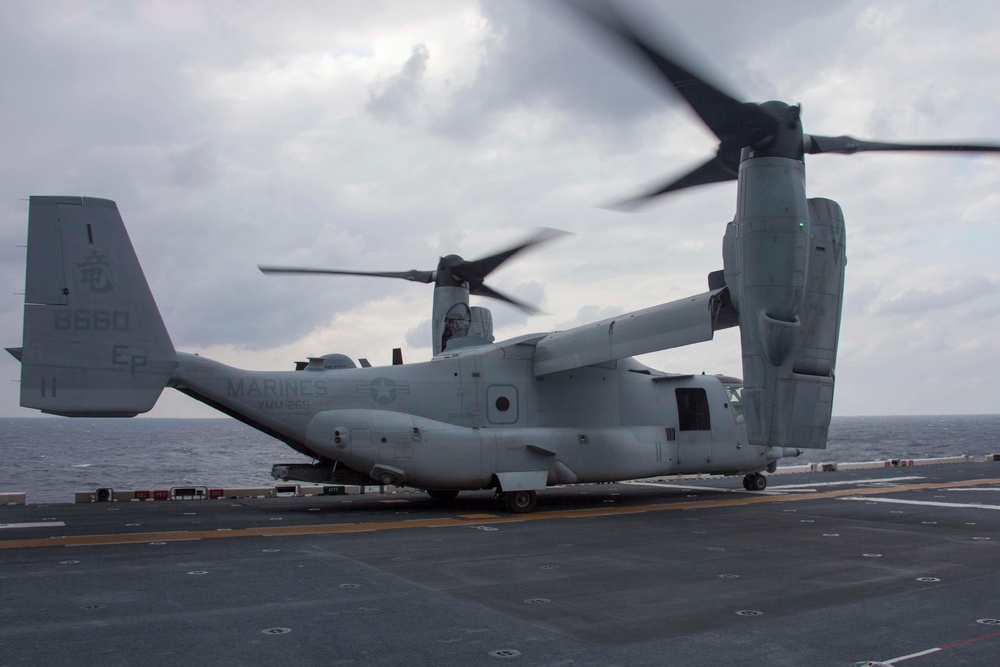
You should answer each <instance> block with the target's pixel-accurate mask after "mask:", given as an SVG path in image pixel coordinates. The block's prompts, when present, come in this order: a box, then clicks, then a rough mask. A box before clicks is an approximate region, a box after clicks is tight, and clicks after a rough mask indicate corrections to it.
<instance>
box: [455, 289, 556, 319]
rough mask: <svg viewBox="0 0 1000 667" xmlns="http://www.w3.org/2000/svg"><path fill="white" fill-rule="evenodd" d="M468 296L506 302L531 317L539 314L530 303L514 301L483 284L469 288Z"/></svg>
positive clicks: (512, 298)
mask: <svg viewBox="0 0 1000 667" xmlns="http://www.w3.org/2000/svg"><path fill="white" fill-rule="evenodd" d="M469 294H475V295H476V296H485V297H489V298H491V299H497V300H498V301H506V302H507V303H509V304H511V305H513V306H517V307H518V308H520V309H521V310H523V311H525V312H528V313H531V314H532V315H537V314H538V313H540V312H541V311H540V310H538V308H535V307H534V306H532V305H531V304H530V303H526V302H524V301H519V300H518V299H515V298H514V297H512V296H507V295H506V294H504V293H502V292H498V291H496V290H495V289H493V288H492V287H490V286H489V285H486V284H485V283H484V284H480V285H477V286H476V287H470V288H469Z"/></svg>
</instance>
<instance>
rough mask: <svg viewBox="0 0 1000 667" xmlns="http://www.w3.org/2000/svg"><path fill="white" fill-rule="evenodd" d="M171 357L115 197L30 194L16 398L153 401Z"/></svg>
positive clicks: (103, 403)
mask: <svg viewBox="0 0 1000 667" xmlns="http://www.w3.org/2000/svg"><path fill="white" fill-rule="evenodd" d="M176 365H177V356H176V354H175V352H174V347H173V344H172V343H171V342H170V337H169V336H168V335H167V330H166V328H165V327H164V325H163V320H162V318H161V317H160V313H159V310H157V308H156V303H155V302H154V301H153V296H152V294H151V293H150V291H149V285H148V284H147V283H146V278H145V276H144V275H143V273H142V269H141V268H140V266H139V261H138V260H137V259H136V256H135V251H134V250H133V248H132V242H131V241H130V240H129V237H128V232H126V231H125V225H124V223H123V222H122V219H121V216H120V215H119V213H118V207H117V205H116V204H115V203H114V202H113V201H110V200H107V199H93V198H90V197H32V198H31V201H30V205H29V212H28V262H27V276H26V282H25V304H24V342H23V345H22V350H21V405H22V406H24V407H27V408H36V409H38V410H41V411H43V412H47V413H52V414H58V415H66V416H82V417H119V416H133V415H135V414H138V413H140V412H147V411H148V410H149V409H150V408H152V407H153V405H154V404H155V403H156V400H157V398H158V397H159V395H160V392H161V391H162V390H163V387H164V386H166V384H167V382H168V381H169V380H170V377H171V375H172V374H173V371H174V368H175V367H176Z"/></svg>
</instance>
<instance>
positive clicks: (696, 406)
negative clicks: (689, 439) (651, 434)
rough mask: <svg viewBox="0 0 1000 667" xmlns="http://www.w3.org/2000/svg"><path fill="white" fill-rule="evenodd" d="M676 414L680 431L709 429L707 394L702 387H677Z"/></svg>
mask: <svg viewBox="0 0 1000 667" xmlns="http://www.w3.org/2000/svg"><path fill="white" fill-rule="evenodd" d="M676 391H677V416H678V417H679V421H680V424H679V425H680V429H681V430H682V431H711V430H712V418H711V416H710V415H709V411H708V394H707V393H706V392H705V390H704V389H700V388H696V389H677V390H676Z"/></svg>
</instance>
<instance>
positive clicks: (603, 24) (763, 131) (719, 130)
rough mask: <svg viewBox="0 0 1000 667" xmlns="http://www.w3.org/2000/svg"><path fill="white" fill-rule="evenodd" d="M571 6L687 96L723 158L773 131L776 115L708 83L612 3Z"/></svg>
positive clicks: (735, 157)
mask: <svg viewBox="0 0 1000 667" xmlns="http://www.w3.org/2000/svg"><path fill="white" fill-rule="evenodd" d="M571 6H572V7H574V8H575V9H576V10H577V12H578V13H579V14H580V15H582V16H584V17H585V18H587V19H588V20H589V21H590V22H591V23H593V24H594V25H595V26H597V27H598V29H600V30H601V31H603V32H604V33H605V34H607V35H608V36H610V37H613V38H614V39H615V40H616V41H617V42H618V43H619V44H620V45H622V46H624V47H626V48H627V49H628V50H630V51H632V52H633V53H636V54H637V55H639V56H641V57H642V58H643V59H644V60H646V61H647V62H648V63H649V64H650V65H652V66H653V67H654V68H655V69H656V71H657V72H658V73H659V74H660V76H661V77H662V79H663V80H664V81H665V82H666V83H667V84H668V85H669V86H670V88H671V89H672V90H674V91H676V92H677V93H678V94H679V95H680V96H681V97H683V98H684V100H685V101H686V102H687V103H688V105H689V106H690V107H691V109H693V110H694V112H695V113H696V114H698V116H699V117H700V118H701V119H702V121H703V122H704V123H705V125H707V126H708V129H710V130H711V131H712V133H713V134H715V136H716V137H718V138H719V141H720V142H721V144H720V147H719V148H720V150H719V157H720V158H722V159H724V160H729V159H733V160H735V161H736V162H737V163H738V162H739V157H740V150H741V149H742V148H743V147H744V146H753V145H756V144H758V143H760V142H761V141H763V140H765V139H767V138H768V137H769V136H770V135H771V134H773V132H774V126H775V125H776V124H777V123H778V119H777V118H775V117H774V116H772V115H771V114H770V113H768V112H767V111H765V110H764V109H762V108H761V107H760V106H759V105H757V104H753V103H748V102H740V101H739V100H737V99H736V98H734V97H733V96H731V95H729V94H728V93H726V92H723V90H722V89H721V88H720V87H719V86H716V85H714V84H712V83H709V81H708V80H707V79H706V78H705V77H703V76H699V75H698V74H696V73H694V72H693V71H691V70H690V69H688V68H686V67H685V66H683V65H681V63H680V62H679V59H678V58H676V57H672V56H671V55H669V54H667V53H664V52H663V51H661V50H658V49H657V48H655V47H654V46H653V45H652V44H650V43H649V42H648V41H646V40H644V39H643V38H642V37H640V36H639V34H638V33H637V32H636V31H635V30H633V29H632V27H631V26H630V25H629V24H628V23H627V22H626V21H625V18H624V17H623V16H622V15H621V14H619V13H618V12H617V11H615V9H614V7H613V6H612V5H611V4H610V3H608V4H606V5H603V7H604V11H598V10H597V9H596V8H595V7H593V6H586V5H583V4H573V5H571ZM711 182H714V181H698V182H697V183H691V184H690V185H700V184H702V183H711ZM680 187H689V186H687V185H684V186H680ZM680 187H678V188H674V189H680ZM669 191H670V190H667V192H669Z"/></svg>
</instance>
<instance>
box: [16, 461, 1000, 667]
mask: <svg viewBox="0 0 1000 667" xmlns="http://www.w3.org/2000/svg"><path fill="white" fill-rule="evenodd" d="M998 492H1000V462H977V463H964V464H952V465H928V466H919V467H892V468H884V469H864V470H841V471H831V472H821V473H799V474H782V475H774V476H771V477H770V484H769V485H768V488H767V489H766V490H765V491H763V492H756V491H747V490H745V489H743V488H742V487H741V485H740V483H739V479H738V478H721V479H718V478H716V479H663V480H651V481H643V482H632V483H622V484H595V485H579V486H566V487H557V488H550V489H547V490H545V491H543V492H540V493H539V495H538V506H537V511H536V512H534V513H531V514H521V515H515V514H509V513H506V512H504V511H502V510H501V508H500V507H499V505H498V503H497V501H496V500H495V499H494V498H493V495H492V493H491V492H487V491H484V492H475V493H474V492H469V493H464V492H463V493H462V494H461V495H460V496H459V497H458V499H456V500H455V501H453V502H451V503H448V504H442V503H439V502H437V501H434V500H432V499H430V498H429V497H427V496H426V495H425V494H422V493H418V492H411V493H396V494H367V495H345V496H320V497H305V498H301V497H299V498H267V499H238V500H236V499H221V500H177V501H169V502H158V503H157V502H107V503H87V504H75V505H74V504H65V505H63V504H49V505H21V506H14V505H10V506H4V507H0V563H2V567H0V582H2V583H0V591H2V592H0V620H2V624H0V645H2V646H3V650H2V651H0V665H29V664H33V665H37V664H47V665H69V664H74V665H78V664H108V663H111V662H112V661H114V662H115V663H116V664H150V665H157V664H168V663H169V664H172V665H176V664H198V663H203V664H218V665H237V664H238V665H248V664H262V665H263V664H282V663H285V662H288V661H289V660H294V662H295V663H296V664H301V665H313V664H324V665H402V664H412V665H431V664H435V665H445V664H456V665H457V664H463V665H497V666H500V665H504V664H509V665H512V666H516V665H602V666H603V665H613V664H622V665H625V664H627V665H654V664H656V665H660V664H680V665H703V664H704V665H709V664H713V665H714V664H726V663H734V662H736V661H738V660H739V661H742V660H750V661H752V662H753V663H754V664H766V665H854V664H865V663H866V662H869V661H870V662H872V663H874V664H877V663H878V662H883V663H888V664H903V665H906V666H907V667H911V666H912V667H930V666H934V665H955V664H962V665H994V664H996V662H997V659H998V656H1000V567H998V563H1000V551H998V548H1000V512H998V511H997V510H1000V493H998Z"/></svg>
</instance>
